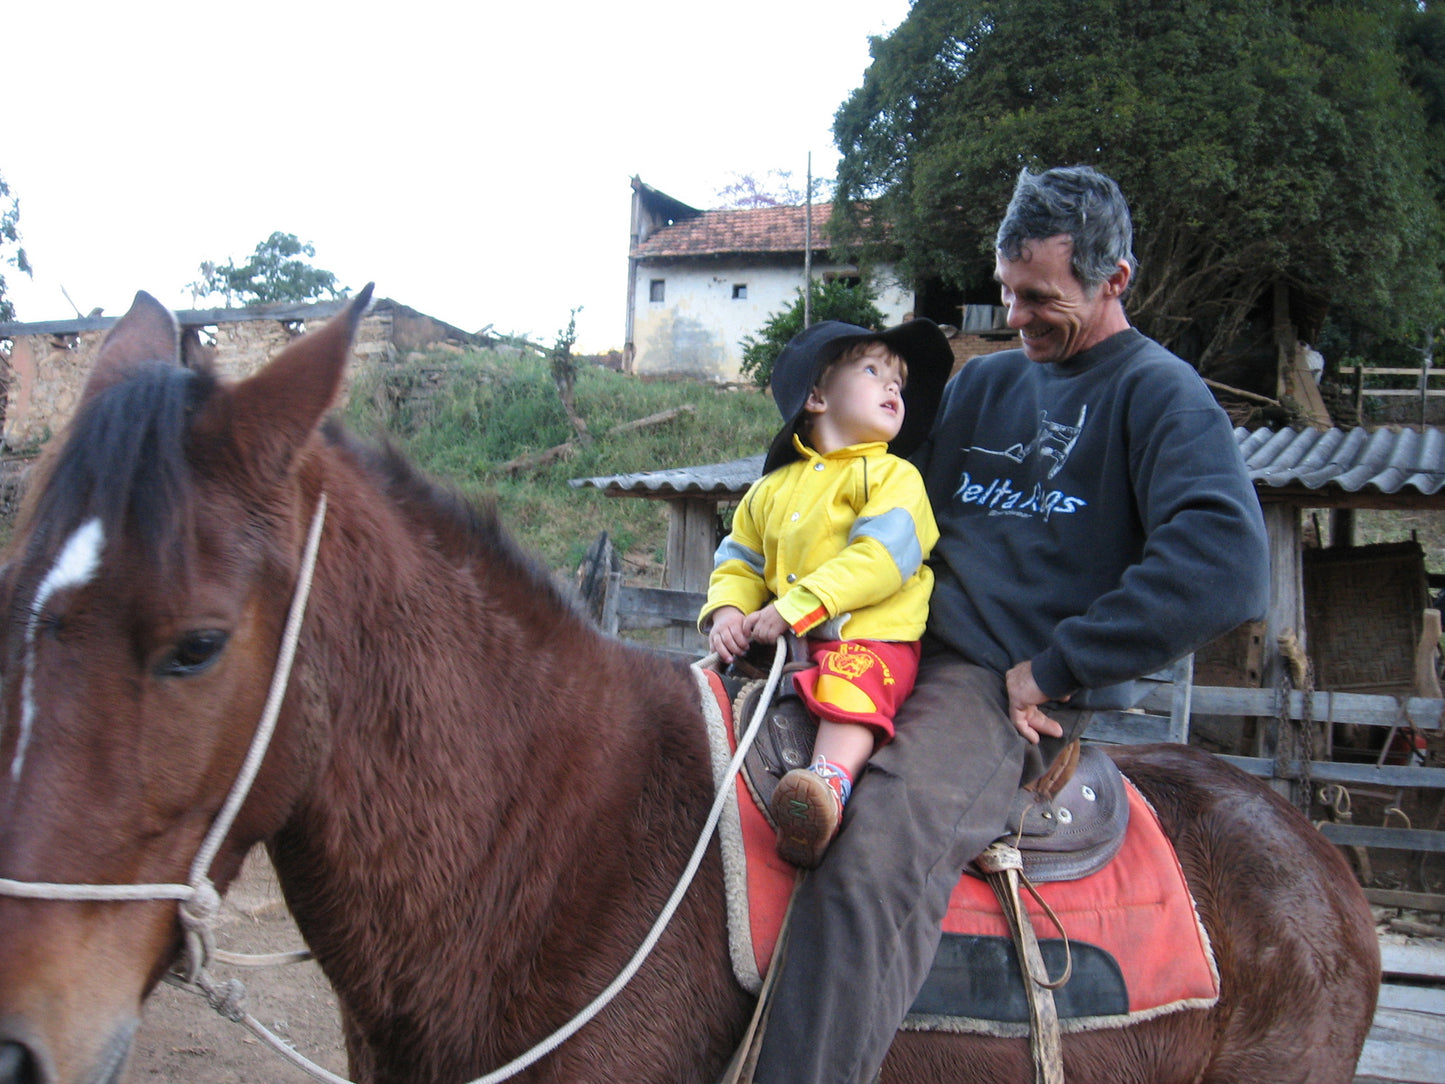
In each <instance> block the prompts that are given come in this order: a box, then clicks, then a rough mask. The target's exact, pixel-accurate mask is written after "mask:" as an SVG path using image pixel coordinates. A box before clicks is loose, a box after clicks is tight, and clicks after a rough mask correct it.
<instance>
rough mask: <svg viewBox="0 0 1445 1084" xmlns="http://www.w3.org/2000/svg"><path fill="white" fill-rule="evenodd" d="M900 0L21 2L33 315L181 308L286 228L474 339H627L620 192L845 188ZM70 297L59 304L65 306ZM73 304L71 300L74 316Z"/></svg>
mask: <svg viewBox="0 0 1445 1084" xmlns="http://www.w3.org/2000/svg"><path fill="white" fill-rule="evenodd" d="M907 11H908V0H829V2H826V3H824V2H814V0H774V2H772V3H766V4H731V5H730V4H726V3H710V4H706V5H704V4H699V3H695V2H690V0H635V2H622V3H598V2H596V0H574V2H568V3H549V2H546V0H536V2H532V3H525V2H523V3H518V2H516V0H510V2H508V3H505V4H499V3H495V2H489V0H483V2H481V3H467V2H458V0H449V2H446V3H441V2H436V0H413V2H411V3H402V4H394V5H390V4H389V5H371V4H358V5H350V6H347V5H338V4H312V3H308V2H307V0H295V2H292V3H276V2H273V0H256V2H250V3H246V4H225V5H217V4H211V3H206V2H204V0H203V2H199V3H198V2H194V0H192V2H189V3H174V4H172V3H159V2H154V0H137V2H136V3H132V4H118V3H115V2H114V0H107V2H105V3H93V2H86V3H69V2H66V0H27V2H22V3H20V4H16V5H12V6H10V7H9V8H8V10H7V12H6V15H5V18H4V21H3V25H4V30H5V38H6V49H5V67H4V70H3V73H0V78H3V80H4V83H5V92H4V106H3V110H0V118H3V119H0V131H3V132H4V139H3V141H0V176H3V177H4V178H5V180H6V181H7V182H8V183H9V185H10V189H11V194H12V195H14V196H18V197H19V199H20V228H21V233H22V235H23V241H24V245H25V248H26V251H27V253H28V254H29V256H30V260H31V262H32V264H33V265H34V267H35V277H34V279H33V281H32V280H29V279H27V278H26V277H25V276H23V275H21V274H19V273H17V272H15V271H14V270H13V269H10V268H7V269H5V278H6V281H7V283H8V284H9V292H10V295H11V297H12V299H13V300H14V302H15V304H16V307H17V309H18V310H19V318H20V319H22V320H52V319H62V318H65V317H68V316H73V315H74V314H75V311H76V309H77V308H78V309H79V310H80V311H81V312H82V313H84V312H89V311H90V310H91V309H93V308H95V307H96V306H103V307H104V309H105V311H106V313H107V314H108V315H118V314H119V313H121V312H123V311H124V310H125V309H126V308H127V307H128V306H129V304H130V300H131V298H132V297H133V296H134V293H135V291H136V290H138V289H144V290H148V291H150V292H151V293H153V294H155V295H156V296H157V297H158V298H160V299H161V300H162V301H163V302H165V303H166V304H168V305H171V306H173V307H176V308H189V307H190V305H191V297H190V294H189V292H188V291H187V290H186V284H187V283H189V282H191V281H193V280H194V279H195V278H196V277H197V265H198V264H200V262H201V261H202V260H208V259H209V260H217V261H220V262H224V261H225V260H226V259H228V258H235V259H236V261H237V262H238V263H239V262H244V260H245V259H246V258H247V257H248V256H249V255H250V254H251V252H252V250H253V249H254V248H255V246H256V244H257V243H258V242H259V241H261V240H263V239H264V238H265V237H267V236H268V235H269V234H270V233H271V232H272V231H275V230H280V231H283V232H286V233H293V234H295V235H296V236H298V237H299V238H301V239H302V240H303V241H309V242H311V243H312V244H314V245H315V247H316V255H315V258H314V260H313V262H314V263H315V265H316V266H318V267H321V268H325V269H327V270H330V271H333V272H335V273H336V275H337V277H338V279H339V280H340V281H341V283H342V284H344V285H347V286H350V287H352V288H353V289H355V288H359V287H361V286H362V285H363V284H365V283H366V282H367V281H369V280H375V282H376V284H377V291H378V293H379V294H380V295H381V296H384V297H391V298H394V299H395V300H397V301H399V302H401V303H402V304H405V305H410V306H411V307H412V308H415V309H419V310H421V311H423V312H426V313H428V314H429V315H432V316H436V317H438V318H440V319H442V320H445V321H447V322H449V323H452V324H455V325H457V326H458V327H461V328H463V329H464V330H467V331H475V330H478V329H480V328H482V327H484V326H486V325H488V324H490V325H493V326H494V327H495V329H496V330H497V331H500V332H519V333H524V334H530V335H532V336H534V337H535V338H537V339H538V340H539V341H542V342H547V343H550V342H551V341H552V340H553V338H554V337H555V336H556V333H557V332H558V330H560V329H561V328H562V327H564V326H565V325H566V322H567V317H568V313H569V311H570V310H571V309H572V308H574V307H576V306H579V305H580V306H582V312H581V313H580V314H579V315H578V321H577V331H578V347H579V348H580V349H583V350H588V351H601V350H605V349H608V348H612V347H616V348H620V347H621V346H622V341H623V329H624V323H623V321H624V307H625V299H626V288H627V281H626V272H627V240H628V224H629V219H628V212H629V205H630V197H631V190H630V188H629V179H630V178H631V176H632V175H634V174H637V175H639V176H641V178H642V179H643V180H644V181H646V182H647V183H648V184H650V185H653V186H654V187H656V188H660V189H661V190H662V191H664V192H667V193H668V194H670V195H673V196H676V197H677V198H679V199H681V200H683V201H684V202H687V203H691V204H693V205H694V206H697V207H712V206H715V205H716V202H717V199H716V193H717V191H718V190H719V189H720V188H722V187H723V186H725V185H726V184H727V183H728V182H729V181H730V180H731V175H732V174H734V173H752V174H755V175H761V174H763V173H765V172H766V171H768V170H770V169H788V170H792V171H793V174H794V180H795V182H796V183H797V185H798V187H799V188H801V187H802V180H803V177H804V174H805V172H806V169H807V162H808V154H809V152H810V151H811V152H812V159H813V171H814V174H815V175H816V176H828V177H831V176H832V175H833V173H834V172H835V167H836V163H837V157H838V156H837V151H836V149H835V148H834V146H833V142H832V121H833V114H834V112H835V111H836V110H837V108H838V106H839V105H841V104H842V102H843V101H844V100H845V99H846V97H847V96H848V94H849V93H850V92H851V91H852V90H853V89H854V88H856V87H857V86H858V85H859V84H860V82H861V81H862V76H863V72H864V70H865V69H866V68H867V65H868V62H869V57H868V37H869V35H870V34H886V33H888V32H890V31H891V30H893V29H894V28H895V27H896V26H897V25H898V24H899V23H900V22H901V21H902V20H903V18H904V16H905V15H906V14H907ZM62 288H63V290H64V291H65V293H62ZM66 293H68V294H69V296H70V298H71V299H73V302H74V306H75V307H74V308H73V307H72V305H71V303H70V302H69V301H67V300H66V296H65V294H66Z"/></svg>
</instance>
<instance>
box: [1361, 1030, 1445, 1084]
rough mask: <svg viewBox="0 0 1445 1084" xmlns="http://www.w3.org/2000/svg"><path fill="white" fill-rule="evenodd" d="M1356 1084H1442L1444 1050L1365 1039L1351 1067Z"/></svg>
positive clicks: (1436, 1047) (1426, 1044) (1431, 1046)
mask: <svg viewBox="0 0 1445 1084" xmlns="http://www.w3.org/2000/svg"><path fill="white" fill-rule="evenodd" d="M1355 1079H1356V1080H1357V1081H1362V1082H1363V1081H1376V1080H1380V1081H1390V1082H1391V1084H1445V1048H1442V1047H1440V1046H1433V1045H1431V1044H1429V1043H1407V1042H1394V1041H1390V1040H1388V1039H1375V1038H1371V1039H1366V1040H1365V1049H1364V1050H1363V1051H1361V1053H1360V1060H1359V1063H1358V1064H1357V1065H1356V1066H1355Z"/></svg>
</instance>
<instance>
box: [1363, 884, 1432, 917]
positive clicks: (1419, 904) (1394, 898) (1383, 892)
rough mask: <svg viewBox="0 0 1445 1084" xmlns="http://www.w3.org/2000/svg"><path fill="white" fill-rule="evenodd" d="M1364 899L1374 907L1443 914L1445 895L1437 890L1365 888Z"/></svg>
mask: <svg viewBox="0 0 1445 1084" xmlns="http://www.w3.org/2000/svg"><path fill="white" fill-rule="evenodd" d="M1365 899H1367V900H1369V901H1370V902H1371V903H1373V904H1374V905H1375V906H1376V907H1408V908H1410V909H1411V910H1413V911H1434V912H1436V913H1438V914H1445V896H1442V895H1441V894H1440V893H1438V892H1404V891H1401V890H1400V889H1398V888H1367V889H1365Z"/></svg>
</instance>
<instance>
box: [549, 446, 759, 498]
mask: <svg viewBox="0 0 1445 1084" xmlns="http://www.w3.org/2000/svg"><path fill="white" fill-rule="evenodd" d="M762 473H763V456H761V455H750V456H748V457H747V458H746V459H734V460H732V461H731V462H729V463H713V464H710V465H708V466H703V467H676V468H673V469H672V470H646V471H639V472H638V473H636V474H607V475H602V476H599V477H597V478H573V479H572V480H571V483H570V484H571V485H573V486H576V487H578V488H582V487H584V486H587V487H591V488H594V489H600V490H603V491H604V492H607V493H610V494H612V495H614V496H617V495H621V494H624V493H631V494H635V495H637V496H639V497H671V496H674V495H678V494H683V493H691V494H715V495H718V496H723V497H727V496H735V497H740V496H742V495H743V494H744V493H745V492H747V488H748V486H750V485H752V484H753V483H754V482H755V481H757V480H758V476H759V475H761V474H762Z"/></svg>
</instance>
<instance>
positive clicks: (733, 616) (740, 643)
mask: <svg viewBox="0 0 1445 1084" xmlns="http://www.w3.org/2000/svg"><path fill="white" fill-rule="evenodd" d="M746 620H747V619H746V618H745V617H744V616H743V612H742V611H741V610H739V609H738V608H737V607H736V606H719V607H718V608H717V609H716V610H714V611H713V612H712V614H711V621H712V625H711V627H709V629H708V630H707V646H708V649H709V650H711V651H716V652H717V655H718V658H720V659H722V661H723V662H725V663H728V662H732V661H733V659H735V658H737V657H738V656H739V655H743V654H746V653H747V650H748V634H747V632H746V631H745V630H744V628H743V622H744V621H746Z"/></svg>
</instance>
